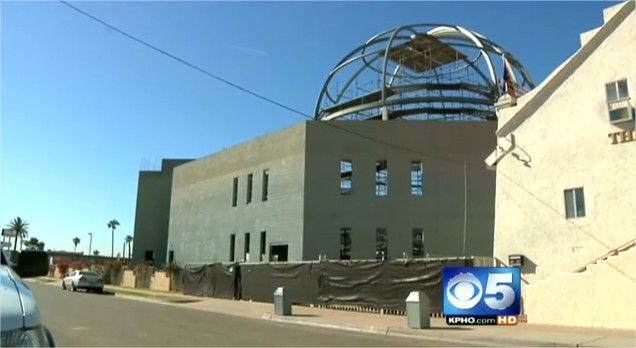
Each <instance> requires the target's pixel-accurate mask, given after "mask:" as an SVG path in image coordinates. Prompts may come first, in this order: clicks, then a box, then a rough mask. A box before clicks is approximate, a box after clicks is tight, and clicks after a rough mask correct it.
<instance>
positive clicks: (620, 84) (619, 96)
mask: <svg viewBox="0 0 636 348" xmlns="http://www.w3.org/2000/svg"><path fill="white" fill-rule="evenodd" d="M605 91H606V94H607V102H608V103H614V102H617V101H619V100H624V99H628V98H629V88H628V87H627V79H624V80H620V81H614V82H612V83H608V84H607V85H605Z"/></svg>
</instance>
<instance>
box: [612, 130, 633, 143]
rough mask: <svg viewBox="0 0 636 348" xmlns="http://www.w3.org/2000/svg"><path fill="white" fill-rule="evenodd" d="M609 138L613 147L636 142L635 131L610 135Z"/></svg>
mask: <svg viewBox="0 0 636 348" xmlns="http://www.w3.org/2000/svg"><path fill="white" fill-rule="evenodd" d="M607 136H608V137H609V138H610V139H611V140H612V145H616V144H623V143H628V142H631V141H634V140H636V132H635V131H634V130H633V129H630V130H626V131H622V132H614V133H610V134H608V135H607Z"/></svg>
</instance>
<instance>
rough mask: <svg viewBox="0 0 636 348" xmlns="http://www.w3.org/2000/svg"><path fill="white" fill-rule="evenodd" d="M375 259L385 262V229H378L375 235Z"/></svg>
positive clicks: (386, 248)
mask: <svg viewBox="0 0 636 348" xmlns="http://www.w3.org/2000/svg"><path fill="white" fill-rule="evenodd" d="M375 242H376V243H375V258H376V259H377V260H386V259H387V253H388V252H389V247H388V241H387V232H386V228H378V229H377V230H376V234H375Z"/></svg>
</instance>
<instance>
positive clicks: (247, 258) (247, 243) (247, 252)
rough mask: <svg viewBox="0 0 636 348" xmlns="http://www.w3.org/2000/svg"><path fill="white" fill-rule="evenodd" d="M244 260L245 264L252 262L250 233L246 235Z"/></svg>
mask: <svg viewBox="0 0 636 348" xmlns="http://www.w3.org/2000/svg"><path fill="white" fill-rule="evenodd" d="M243 259H244V260H245V262H249V261H250V234H249V232H247V233H245V247H244V255H243Z"/></svg>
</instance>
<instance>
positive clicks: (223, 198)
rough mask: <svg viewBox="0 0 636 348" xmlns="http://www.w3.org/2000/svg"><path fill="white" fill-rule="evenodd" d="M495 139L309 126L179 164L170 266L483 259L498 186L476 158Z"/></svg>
mask: <svg viewBox="0 0 636 348" xmlns="http://www.w3.org/2000/svg"><path fill="white" fill-rule="evenodd" d="M495 128H496V124H495V123H494V122H487V121H482V122H478V121H476V122H443V121H438V122H436V121H393V122H382V121H362V122H356V121H339V122H324V121H309V122H304V123H300V124H297V125H295V126H292V127H290V128H287V129H284V130H281V131H278V132H275V133H271V134H269V135H266V136H264V137H261V138H258V139H255V140H253V141H250V142H248V143H245V144H242V145H239V146H236V147H233V148H230V149H227V150H224V151H222V152H219V153H216V154H213V155H211V156H208V157H206V158H203V159H200V160H197V161H193V162H190V163H186V164H182V165H180V166H178V167H176V168H175V169H174V181H173V187H172V197H171V199H172V202H171V207H170V227H169V238H168V249H169V255H172V256H173V257H174V259H175V260H176V261H178V262H180V263H182V264H183V263H199V262H200V263H211V262H227V261H242V260H244V261H250V262H255V261H256V262H258V261H299V260H317V259H318V258H319V255H326V257H327V258H328V259H382V258H388V259H396V258H402V257H404V256H406V257H409V258H411V257H424V256H425V255H427V254H428V255H429V256H461V255H462V254H466V255H487V256H490V255H492V245H493V221H494V193H495V191H494V190H495V177H494V173H493V172H492V171H489V170H487V169H486V168H484V166H483V158H484V157H485V156H486V155H487V154H488V153H489V152H490V151H491V149H492V148H493V147H494V146H495V136H494V132H495ZM464 161H466V162H467V165H466V166H465V165H464ZM465 182H466V183H467V185H466V186H465V185H464V184H465ZM161 214H163V210H162V213H161ZM464 230H465V231H466V233H465V236H466V237H465V242H464ZM137 243H139V242H137ZM464 248H465V250H464Z"/></svg>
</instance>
